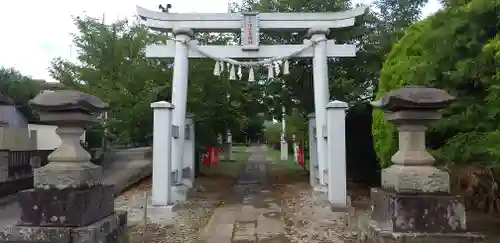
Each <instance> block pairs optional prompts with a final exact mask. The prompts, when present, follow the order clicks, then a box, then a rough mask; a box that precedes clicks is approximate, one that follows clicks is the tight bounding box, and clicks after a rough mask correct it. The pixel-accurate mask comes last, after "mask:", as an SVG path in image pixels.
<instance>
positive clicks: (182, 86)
mask: <svg viewBox="0 0 500 243" xmlns="http://www.w3.org/2000/svg"><path fill="white" fill-rule="evenodd" d="M172 32H173V34H174V35H175V39H176V40H177V41H176V42H175V57H174V71H173V81H172V103H173V105H174V112H173V117H172V125H173V126H174V127H175V128H176V129H175V130H176V132H177V131H178V134H177V135H178V136H174V137H173V138H172V139H173V141H172V160H171V161H172V171H174V172H176V173H175V174H174V178H173V182H174V183H173V186H174V187H178V186H181V185H182V181H181V180H182V169H183V159H184V158H183V151H184V142H185V138H186V134H185V129H184V127H185V126H186V109H187V91H188V71H189V59H188V57H189V56H188V54H189V49H188V47H187V46H186V45H185V44H184V43H182V42H184V41H190V40H191V38H192V37H193V36H194V33H193V30H191V29H189V28H175V29H174V30H173V31H172ZM178 189H179V188H172V191H173V192H176V191H177V190H178ZM174 194H176V193H174ZM174 200H175V199H174ZM181 201H182V200H181Z"/></svg>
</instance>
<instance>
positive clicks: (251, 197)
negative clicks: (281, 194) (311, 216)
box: [198, 147, 290, 243]
mask: <svg viewBox="0 0 500 243" xmlns="http://www.w3.org/2000/svg"><path fill="white" fill-rule="evenodd" d="M249 153H250V156H249V158H248V162H247V163H246V164H245V165H244V167H243V169H242V171H241V174H240V177H239V178H238V180H237V182H236V185H235V186H234V187H233V188H232V191H233V195H234V200H231V201H230V202H227V203H226V204H224V205H222V206H220V207H218V208H217V209H216V210H215V212H214V213H213V215H212V218H211V219H210V221H209V222H208V224H207V225H206V226H205V227H204V228H203V229H202V230H201V232H200V234H199V235H198V242H200V243H253V242H259V243H287V242H290V241H289V240H288V238H287V237H286V236H285V224H284V221H283V212H282V211H281V207H280V205H279V201H278V200H277V199H276V198H275V197H274V196H273V193H272V192H271V190H270V189H271V188H270V185H269V180H268V171H269V164H270V161H269V160H268V159H267V157H266V155H265V151H264V149H263V147H250V148H249Z"/></svg>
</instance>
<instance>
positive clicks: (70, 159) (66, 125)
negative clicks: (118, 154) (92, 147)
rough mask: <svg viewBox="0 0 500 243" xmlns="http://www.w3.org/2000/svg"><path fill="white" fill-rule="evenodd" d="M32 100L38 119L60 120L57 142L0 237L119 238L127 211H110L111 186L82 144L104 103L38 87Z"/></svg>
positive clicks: (14, 239)
mask: <svg viewBox="0 0 500 243" xmlns="http://www.w3.org/2000/svg"><path fill="white" fill-rule="evenodd" d="M30 104H31V106H32V107H33V109H35V110H38V111H39V114H40V120H41V121H44V122H46V123H48V124H52V125H57V126H58V128H57V129H56V133H57V134H58V135H59V137H60V138H61V144H60V145H59V147H57V148H56V149H55V151H54V152H52V153H51V154H50V155H49V157H48V159H49V163H48V164H47V165H45V166H43V167H40V168H36V169H35V170H34V188H33V189H30V190H26V191H22V192H20V193H19V195H18V201H19V204H20V207H21V218H20V220H19V222H18V224H17V225H16V226H11V227H10V228H8V229H7V230H6V231H5V232H4V235H3V237H4V238H5V239H0V241H2V240H5V241H7V242H26V243H27V242H54V243H57V242H89V243H90V242H103V243H106V242H121V240H122V239H124V238H123V237H124V233H125V228H126V222H127V215H126V212H115V211H114V186H113V185H104V184H102V178H103V170H102V168H101V167H100V166H98V165H95V164H93V163H91V162H90V154H89V153H88V152H87V151H86V150H85V149H84V148H83V147H82V146H81V144H80V136H81V135H82V134H83V133H84V131H85V127H86V126H87V125H89V124H90V123H91V122H92V121H94V119H95V118H96V115H97V114H99V113H100V112H102V111H104V110H105V109H107V108H108V104H106V103H104V102H103V101H101V100H100V99H99V98H97V97H94V96H92V95H89V94H85V93H82V92H78V91H69V90H63V91H54V92H44V93H41V94H39V95H38V96H36V97H35V98H34V99H32V100H31V101H30ZM0 238H1V237H0Z"/></svg>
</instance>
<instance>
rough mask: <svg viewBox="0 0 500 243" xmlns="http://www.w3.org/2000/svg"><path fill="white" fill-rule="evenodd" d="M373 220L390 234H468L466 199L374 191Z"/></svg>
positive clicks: (372, 194)
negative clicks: (466, 232) (466, 231)
mask: <svg viewBox="0 0 500 243" xmlns="http://www.w3.org/2000/svg"><path fill="white" fill-rule="evenodd" d="M371 198H372V205H373V206H372V215H371V219H372V220H374V221H376V222H377V226H378V227H380V228H382V229H383V230H385V231H387V232H405V233H418V232H421V233H461V232H465V230H466V229H467V227H466V214H465V206H464V202H463V198H462V197H460V196H451V195H422V194H398V193H395V192H390V191H385V190H383V189H378V188H373V189H372V191H371Z"/></svg>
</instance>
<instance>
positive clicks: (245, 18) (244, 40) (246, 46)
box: [241, 12, 260, 51]
mask: <svg viewBox="0 0 500 243" xmlns="http://www.w3.org/2000/svg"><path fill="white" fill-rule="evenodd" d="M259 40H260V36H259V13H256V12H246V13H241V45H242V48H243V51H258V50H259Z"/></svg>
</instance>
